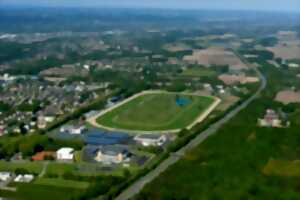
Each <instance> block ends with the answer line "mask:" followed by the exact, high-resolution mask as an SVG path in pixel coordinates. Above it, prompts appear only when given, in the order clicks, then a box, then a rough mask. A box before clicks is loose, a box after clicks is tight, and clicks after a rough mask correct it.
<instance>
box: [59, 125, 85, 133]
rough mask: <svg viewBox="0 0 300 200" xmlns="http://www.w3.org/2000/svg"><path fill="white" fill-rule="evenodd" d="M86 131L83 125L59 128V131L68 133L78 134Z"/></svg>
mask: <svg viewBox="0 0 300 200" xmlns="http://www.w3.org/2000/svg"><path fill="white" fill-rule="evenodd" d="M84 131H86V127H85V126H80V125H78V126H63V127H61V128H60V132H61V133H69V134H71V135H80V134H82V133H83V132H84Z"/></svg>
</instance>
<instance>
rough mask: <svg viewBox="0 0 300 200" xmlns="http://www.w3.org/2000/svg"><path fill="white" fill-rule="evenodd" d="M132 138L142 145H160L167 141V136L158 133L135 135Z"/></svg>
mask: <svg viewBox="0 0 300 200" xmlns="http://www.w3.org/2000/svg"><path fill="white" fill-rule="evenodd" d="M134 140H135V141H136V142H137V143H139V144H141V145H143V146H162V145H163V144H164V143H165V142H166V141H167V137H166V136H165V135H159V134H144V135H137V136H135V137H134Z"/></svg>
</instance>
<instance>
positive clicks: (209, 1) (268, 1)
mask: <svg viewBox="0 0 300 200" xmlns="http://www.w3.org/2000/svg"><path fill="white" fill-rule="evenodd" d="M8 5H16V6H33V5H34V6H55V7H57V6H67V7H121V8H172V9H216V10H267V11H296V12H300V0H0V7H3V6H8Z"/></svg>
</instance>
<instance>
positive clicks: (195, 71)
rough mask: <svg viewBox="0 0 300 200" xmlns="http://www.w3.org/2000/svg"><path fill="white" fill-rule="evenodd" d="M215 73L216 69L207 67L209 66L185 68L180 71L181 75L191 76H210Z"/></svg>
mask: <svg viewBox="0 0 300 200" xmlns="http://www.w3.org/2000/svg"><path fill="white" fill-rule="evenodd" d="M216 74H217V73H216V71H214V70H212V69H209V68H192V69H187V70H185V71H183V72H182V75H183V76H191V77H203V76H206V77H211V76H215V75H216Z"/></svg>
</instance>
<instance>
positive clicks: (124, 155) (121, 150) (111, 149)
mask: <svg viewBox="0 0 300 200" xmlns="http://www.w3.org/2000/svg"><path fill="white" fill-rule="evenodd" d="M95 155H96V156H95V160H96V161H97V162H101V163H104V164H119V163H123V162H128V161H129V160H130V155H131V154H130V152H129V151H128V149H127V148H126V147H124V146H121V145H107V146H101V147H99V148H98V149H96V152H95Z"/></svg>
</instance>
